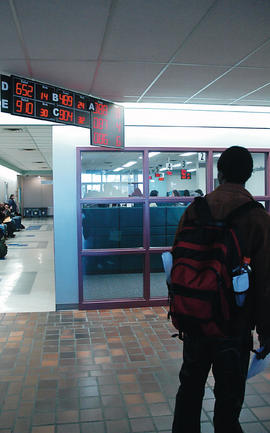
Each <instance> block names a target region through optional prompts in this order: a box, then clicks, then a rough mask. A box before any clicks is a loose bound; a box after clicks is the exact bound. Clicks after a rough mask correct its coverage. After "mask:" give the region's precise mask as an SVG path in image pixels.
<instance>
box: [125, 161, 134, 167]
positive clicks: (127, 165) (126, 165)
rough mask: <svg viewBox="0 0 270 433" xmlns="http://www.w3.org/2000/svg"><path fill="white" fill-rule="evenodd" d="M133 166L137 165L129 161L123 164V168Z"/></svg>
mask: <svg viewBox="0 0 270 433" xmlns="http://www.w3.org/2000/svg"><path fill="white" fill-rule="evenodd" d="M134 164H137V161H129V162H127V163H126V164H123V167H131V166H132V165H134Z"/></svg>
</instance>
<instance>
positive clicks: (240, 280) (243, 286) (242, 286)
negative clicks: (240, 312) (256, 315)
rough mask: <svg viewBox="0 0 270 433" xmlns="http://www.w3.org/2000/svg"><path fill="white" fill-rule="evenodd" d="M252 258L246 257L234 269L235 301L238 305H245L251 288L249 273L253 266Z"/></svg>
mask: <svg viewBox="0 0 270 433" xmlns="http://www.w3.org/2000/svg"><path fill="white" fill-rule="evenodd" d="M249 263H250V258H248V257H244V258H243V264H242V265H241V266H239V267H238V268H236V269H234V270H233V279H232V280H233V291H234V295H235V302H236V305H237V306H238V307H243V305H244V303H245V300H246V297H247V293H248V289H249V274H250V273H251V267H250V266H249Z"/></svg>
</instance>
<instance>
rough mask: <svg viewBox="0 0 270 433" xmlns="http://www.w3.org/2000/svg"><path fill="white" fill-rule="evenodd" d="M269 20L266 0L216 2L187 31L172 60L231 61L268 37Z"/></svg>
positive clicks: (232, 62) (194, 61)
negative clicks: (188, 34) (197, 22)
mask: <svg viewBox="0 0 270 433" xmlns="http://www.w3.org/2000/svg"><path fill="white" fill-rule="evenodd" d="M269 22H270V2H269V1H254V0H237V1H235V0H226V1H219V2H216V7H215V8H213V9H212V11H211V12H210V13H209V15H208V16H207V17H206V19H205V20H204V21H203V22H202V24H201V25H200V26H199V27H198V29H197V30H195V31H194V33H193V34H192V35H191V37H190V38H189V40H188V41H187V43H186V44H185V45H184V46H183V48H182V49H181V51H180V52H179V55H178V56H177V57H176V61H180V62H185V63H197V64H208V65H233V64H235V63H236V62H238V61H239V60H240V59H241V58H243V57H245V56H246V55H247V54H249V53H250V52H251V51H253V50H255V48H257V47H258V46H260V45H261V44H262V43H263V42H264V41H265V40H266V39H268V38H269V37H270V34H269Z"/></svg>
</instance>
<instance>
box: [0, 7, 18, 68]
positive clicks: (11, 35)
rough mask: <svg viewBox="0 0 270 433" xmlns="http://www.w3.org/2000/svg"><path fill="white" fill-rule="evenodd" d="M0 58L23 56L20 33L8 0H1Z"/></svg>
mask: <svg viewBox="0 0 270 433" xmlns="http://www.w3.org/2000/svg"><path fill="white" fill-rule="evenodd" d="M0 41H1V49H0V60H4V59H19V58H23V51H22V48H21V46H20V44H19V39H18V33H17V30H16V26H15V23H14V20H13V17H12V12H11V9H10V6H9V2H8V1H0Z"/></svg>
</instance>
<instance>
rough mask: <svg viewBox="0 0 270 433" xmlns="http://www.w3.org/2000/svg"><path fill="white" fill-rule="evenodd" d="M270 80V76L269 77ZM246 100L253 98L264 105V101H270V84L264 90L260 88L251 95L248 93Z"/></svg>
mask: <svg viewBox="0 0 270 433" xmlns="http://www.w3.org/2000/svg"><path fill="white" fill-rule="evenodd" d="M269 82H270V77H269ZM243 99H246V100H253V101H255V100H256V101H257V102H258V103H259V105H260V104H262V105H264V104H263V103H262V101H269V100H270V84H269V85H268V86H266V87H264V88H263V89H262V90H258V91H257V92H254V93H252V94H251V95H247V96H246V97H245V98H243Z"/></svg>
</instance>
